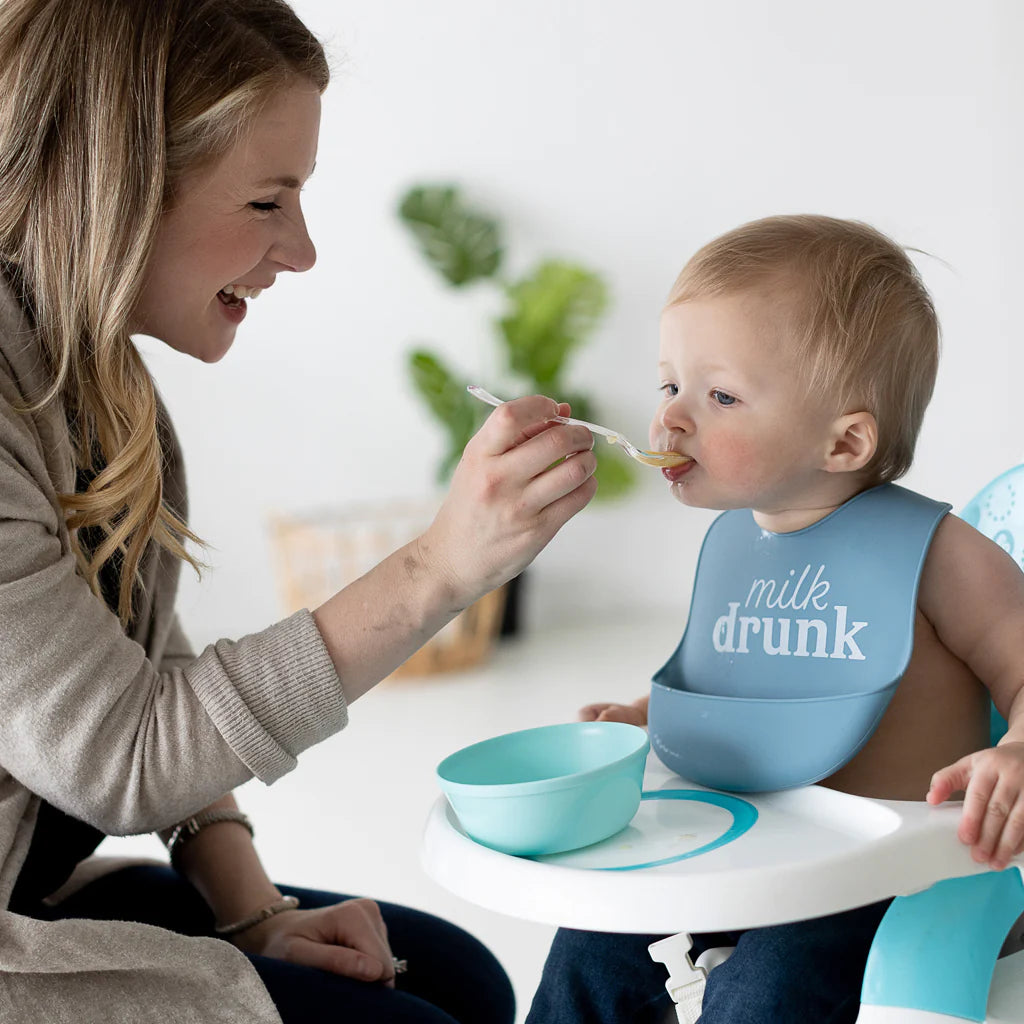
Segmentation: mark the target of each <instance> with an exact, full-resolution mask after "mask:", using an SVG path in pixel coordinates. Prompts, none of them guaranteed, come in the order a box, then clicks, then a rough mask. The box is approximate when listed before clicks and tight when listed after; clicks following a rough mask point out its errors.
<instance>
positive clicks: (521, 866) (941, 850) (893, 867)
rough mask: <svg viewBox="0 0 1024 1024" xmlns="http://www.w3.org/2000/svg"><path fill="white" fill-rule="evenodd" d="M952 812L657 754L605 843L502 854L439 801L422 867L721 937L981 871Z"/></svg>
mask: <svg viewBox="0 0 1024 1024" xmlns="http://www.w3.org/2000/svg"><path fill="white" fill-rule="evenodd" d="M960 811H961V806H960V804H959V803H954V804H951V805H943V806H941V807H931V806H929V805H928V804H926V803H924V802H920V803H919V802H915V801H895V800H869V799H865V798H863V797H855V796H849V795H847V794H845V793H837V792H835V791H833V790H830V789H825V788H823V787H821V786H807V787H804V788H801V789H794V790H786V791H783V792H777V793H759V794H742V795H732V794H724V793H717V792H715V791H712V790H708V789H705V788H703V787H701V786H697V785H695V784H693V783H690V782H688V781H686V780H685V779H682V778H680V777H679V776H678V775H675V774H673V773H672V772H670V771H669V770H668V769H667V768H665V767H664V766H663V765H662V764H661V762H660V761H658V760H657V758H656V757H654V755H653V754H652V755H651V756H650V757H649V758H648V762H647V772H646V775H645V778H644V799H643V800H642V802H641V804H640V810H639V811H638V812H637V814H636V817H635V818H634V819H633V821H632V822H631V823H630V825H629V826H627V827H626V828H625V829H623V830H622V831H621V832H619V833H618V834H616V835H614V836H612V837H611V838H610V839H606V840H604V841H603V842H601V843H596V844H594V845H593V846H589V847H586V848H585V849H582V850H575V851H570V852H569V853H565V854H556V855H553V856H548V857H537V858H527V857H514V856H510V855H508V854H503V853H498V852H496V851H495V850H491V849H488V848H487V847H485V846H482V845H480V844H479V843H476V842H474V841H473V840H472V839H470V838H469V836H467V835H466V833H465V832H464V831H463V830H462V828H461V826H460V825H459V823H458V819H457V818H456V817H455V815H454V813H453V812H452V810H451V808H450V807H449V805H448V802H447V800H446V799H445V798H444V797H443V796H442V797H440V798H439V799H438V800H437V801H436V803H435V804H434V807H433V809H432V811H431V814H430V817H429V819H428V821H427V826H426V832H425V836H424V843H423V849H422V859H423V864H424V868H425V869H426V871H427V873H428V874H429V875H430V876H431V877H432V878H433V879H434V880H435V881H436V882H438V883H439V884H440V885H442V886H444V887H445V888H446V889H448V890H450V891H451V892H453V893H455V894H456V895H458V896H461V897H462V898H464V899H466V900H468V901H469V902H471V903H475V904H477V905H479V906H482V907H486V908H488V909H490V910H495V911H498V912H500V913H504V914H509V915H511V916H513V917H520V918H525V919H527V920H532V921H540V922H542V923H545V924H553V925H561V926H564V927H569V928H583V929H589V930H595V931H610V932H640V933H673V932H678V931H680V930H681V929H685V930H686V931H688V932H708V931H726V930H732V929H738V928H754V927H760V926H763V925H768V924H780V923H782V922H785V921H794V920H801V919H804V918H808V917H818V916H821V915H823V914H832V913H838V912H839V911H843V910H849V909H851V908H853V907H857V906H862V905H864V904H867V903H873V902H875V901H876V900H880V899H884V898H886V897H888V896H893V895H907V894H909V893H912V892H916V891H918V890H922V889H927V888H928V887H929V886H931V885H932V884H934V883H935V882H937V881H940V880H941V879H943V878H948V877H951V876H960V875H972V874H977V873H979V872H982V871H987V870H989V869H988V868H987V867H985V866H984V865H980V864H976V863H975V862H974V861H973V860H972V859H971V857H970V853H969V851H968V849H967V847H966V846H964V845H963V844H962V843H961V842H960V841H959V840H958V839H957V837H956V828H957V824H958V822H959V819H960Z"/></svg>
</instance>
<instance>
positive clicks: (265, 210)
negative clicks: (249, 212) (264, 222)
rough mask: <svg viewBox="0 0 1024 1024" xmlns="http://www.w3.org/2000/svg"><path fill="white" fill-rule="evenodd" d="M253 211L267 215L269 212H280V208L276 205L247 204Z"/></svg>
mask: <svg viewBox="0 0 1024 1024" xmlns="http://www.w3.org/2000/svg"><path fill="white" fill-rule="evenodd" d="M249 205H250V206H251V207H252V208H253V209H254V210H259V211H260V212H261V213H269V212H270V211H271V210H280V209H281V207H280V206H278V205H277V203H250V204H249Z"/></svg>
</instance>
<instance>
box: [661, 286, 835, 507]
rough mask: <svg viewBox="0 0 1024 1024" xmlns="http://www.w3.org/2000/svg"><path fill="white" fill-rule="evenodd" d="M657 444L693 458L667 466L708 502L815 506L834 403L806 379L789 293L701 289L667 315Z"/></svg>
mask: <svg viewBox="0 0 1024 1024" xmlns="http://www.w3.org/2000/svg"><path fill="white" fill-rule="evenodd" d="M658 379H659V388H660V391H661V399H660V402H659V405H658V410H657V412H656V414H655V416H654V420H653V422H652V423H651V432H650V441H651V447H652V448H655V449H671V450H673V451H678V452H682V453H683V454H684V455H689V456H690V457H691V458H692V459H693V460H694V461H693V462H688V463H684V464H683V465H682V466H678V467H675V468H673V469H665V470H662V473H663V475H664V476H665V478H666V479H667V480H668V481H669V484H670V485H671V488H672V492H673V494H674V496H675V497H676V498H677V499H678V500H679V501H681V502H683V503H684V504H686V505H694V506H697V507H701V508H715V509H726V508H752V509H755V510H756V511H761V512H765V513H772V512H783V511H790V510H792V509H794V508H804V507H807V506H806V503H807V502H808V501H813V495H814V493H815V488H816V486H817V485H818V484H819V483H820V481H821V476H822V473H823V470H822V464H823V460H824V456H825V454H826V453H827V451H828V448H829V444H828V436H829V430H828V428H829V426H830V425H831V423H832V421H833V417H834V410H832V409H830V408H827V407H826V403H825V402H823V401H822V400H820V399H816V398H814V397H813V396H812V395H810V394H809V393H808V390H807V388H806V386H805V384H804V383H803V380H804V375H803V374H801V372H800V367H799V365H798V363H797V357H796V354H795V352H794V351H793V345H792V343H791V341H790V339H789V337H788V327H787V318H786V316H785V308H784V306H783V305H782V303H781V301H780V300H778V299H773V298H772V297H771V296H770V295H769V294H767V293H764V292H756V291H746V292H740V293H737V294H734V295H726V296H718V297H712V298H704V299H695V300H691V301H689V302H684V303H680V304H678V305H675V306H670V307H668V308H667V309H666V310H665V312H664V313H663V314H662V318H661V344H660V356H659V367H658Z"/></svg>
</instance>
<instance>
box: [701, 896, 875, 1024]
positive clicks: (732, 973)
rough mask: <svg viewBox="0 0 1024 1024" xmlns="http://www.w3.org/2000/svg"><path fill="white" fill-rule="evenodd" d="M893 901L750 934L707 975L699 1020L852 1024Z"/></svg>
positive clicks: (751, 1023)
mask: <svg viewBox="0 0 1024 1024" xmlns="http://www.w3.org/2000/svg"><path fill="white" fill-rule="evenodd" d="M890 902H891V901H890V900H883V901H882V902H880V903H873V904H871V905H870V906H867V907H860V908H858V909H856V910H849V911H846V912H845V913H842V914H831V915H829V916H828V917H819V918H814V919H812V920H810V921H797V922H795V923H793V924H784V925H775V926H773V927H770V928H752V929H750V931H747V932H744V933H743V934H742V935H741V936H740V939H739V941H738V942H737V944H736V951H735V952H734V953H733V955H732V956H731V957H730V958H729V959H728V960H727V961H726V962H725V963H724V964H722V965H721V966H719V967H716V968H715V969H714V970H713V971H712V972H711V973H710V974H709V975H708V983H707V988H706V990H705V992H704V1009H703V1012H702V1014H701V1017H700V1024H807V1022H808V1021H814V1022H815V1024H854V1022H855V1021H856V1019H857V1015H858V1013H859V1010H860V989H861V983H862V981H863V978H864V967H865V964H866V962H867V956H868V950H869V949H870V948H871V943H872V942H873V941H874V937H875V932H876V931H877V930H878V925H879V924H880V922H881V920H882V915H883V914H884V913H885V911H886V909H887V908H888V906H889V903H890Z"/></svg>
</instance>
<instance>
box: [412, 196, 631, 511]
mask: <svg viewBox="0 0 1024 1024" xmlns="http://www.w3.org/2000/svg"><path fill="white" fill-rule="evenodd" d="M398 213H399V217H400V219H401V221H402V223H403V224H404V225H405V226H406V227H407V228H408V229H409V230H410V231H411V232H412V235H413V236H414V238H415V240H416V242H417V243H418V246H419V249H420V252H421V253H422V254H423V256H424V257H425V259H426V261H427V263H428V264H429V265H430V266H431V267H433V269H434V270H436V271H437V273H438V274H440V276H441V278H442V279H443V280H444V281H445V282H447V284H448V285H450V286H451V287H452V288H456V289H458V288H464V287H466V286H467V285H470V284H473V283H474V282H479V281H483V282H487V283H488V284H489V285H490V286H492V287H495V288H498V289H500V291H501V292H502V293H503V296H504V301H505V306H504V310H503V313H502V315H501V316H500V317H499V318H498V319H497V320H496V321H495V322H494V324H493V327H494V329H495V334H496V336H497V340H498V342H499V343H500V344H501V345H502V347H503V349H504V354H505V364H506V370H507V373H508V375H509V376H508V378H507V380H508V383H506V382H505V381H503V382H501V387H502V389H503V391H502V397H503V398H514V397H517V395H522V394H530V393H541V394H546V395H550V396H551V397H552V398H556V399H558V400H559V401H562V402H569V403H570V404H571V406H572V414H573V416H576V417H578V418H580V419H586V420H591V421H594V420H595V419H597V417H598V413H597V411H596V409H595V407H594V404H593V403H592V402H591V400H590V398H589V397H588V396H586V395H583V394H580V393H579V392H577V391H573V390H572V388H571V387H570V386H569V385H568V384H567V381H566V377H567V370H568V363H569V357H570V356H571V354H572V353H573V352H574V351H575V350H576V349H578V348H579V347H580V346H581V345H582V344H583V343H584V342H585V341H586V339H587V337H588V336H589V335H590V334H591V332H592V331H593V329H594V328H595V327H596V326H597V324H598V322H599V320H600V318H601V316H602V314H603V313H604V311H605V309H606V307H607V304H608V294H607V289H606V288H605V285H604V282H603V281H602V280H601V278H600V277H598V275H597V274H595V273H594V272H593V271H591V270H588V269H587V268H586V267H582V266H580V265H578V264H576V263H570V262H566V261H563V260H555V259H548V260H544V261H542V262H540V263H539V264H537V266H535V267H534V268H533V269H532V270H530V271H529V272H528V273H527V274H525V275H524V276H523V277H521V278H519V279H517V280H510V279H508V278H506V277H505V276H503V274H502V272H501V270H502V259H503V256H504V248H503V243H502V238H501V226H500V224H499V222H498V220H497V219H496V218H495V217H493V216H491V215H490V214H488V213H486V212H483V211H481V210H479V209H477V208H475V207H473V206H471V205H470V204H469V203H467V202H466V200H465V199H464V197H463V195H462V193H461V191H460V190H459V188H458V187H457V186H455V185H417V186H415V187H413V188H411V189H409V191H408V192H406V193H405V195H404V196H403V197H402V199H401V202H400V205H399V208H398ZM408 369H409V373H410V376H411V379H412V383H413V385H414V387H415V389H416V391H417V393H418V394H419V395H420V397H421V398H422V399H423V401H424V402H425V403H426V405H427V407H428V409H429V410H430V412H431V413H432V414H433V415H434V417H435V418H436V419H437V420H438V421H439V423H440V424H441V426H442V427H443V429H444V430H445V433H446V436H447V451H446V453H445V455H444V457H443V458H442V460H441V463H440V465H439V467H438V478H439V479H440V480H442V481H443V480H446V479H447V478H448V476H449V475H450V474H451V472H452V470H453V469H454V468H455V465H456V463H457V462H458V461H459V458H460V456H461V455H462V450H463V448H465V446H466V442H467V441H468V440H469V439H470V438H471V437H472V436H473V434H474V433H475V432H476V430H477V428H478V427H479V426H480V424H481V423H482V422H483V420H484V418H485V417H486V416H487V414H488V413H489V412H490V410H489V409H488V408H487V407H486V406H483V405H481V403H480V402H478V401H477V400H476V399H474V398H473V397H472V396H471V395H470V394H469V393H468V392H467V391H466V385H467V384H470V383H484V384H485V385H490V383H491V382H489V381H488V382H482V381H471V380H469V379H467V378H465V377H464V376H463V375H462V374H460V373H459V372H458V371H457V370H455V369H453V368H452V367H450V366H448V365H447V364H446V363H445V362H444V361H443V360H442V359H441V358H440V357H439V356H438V355H437V354H436V353H434V352H432V351H430V350H429V349H426V348H416V349H414V350H413V351H411V352H410V353H409V357H408ZM495 386H497V385H495ZM510 388H511V389H512V390H509V389H510ZM513 390H514V391H515V392H516V394H513V393H512V391H513ZM595 454H596V455H597V461H598V469H597V478H598V484H599V486H598V496H599V497H600V498H603V499H609V498H617V497H621V496H622V495H624V494H626V493H627V492H628V491H629V490H630V489H631V488H632V486H633V484H634V482H635V472H634V470H635V467H634V466H633V465H632V464H631V463H630V462H628V461H627V460H626V459H624V458H623V457H622V456H621V454H617V453H615V452H613V451H611V449H610V448H608V447H607V446H606V445H603V444H602V445H596V446H595Z"/></svg>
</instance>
